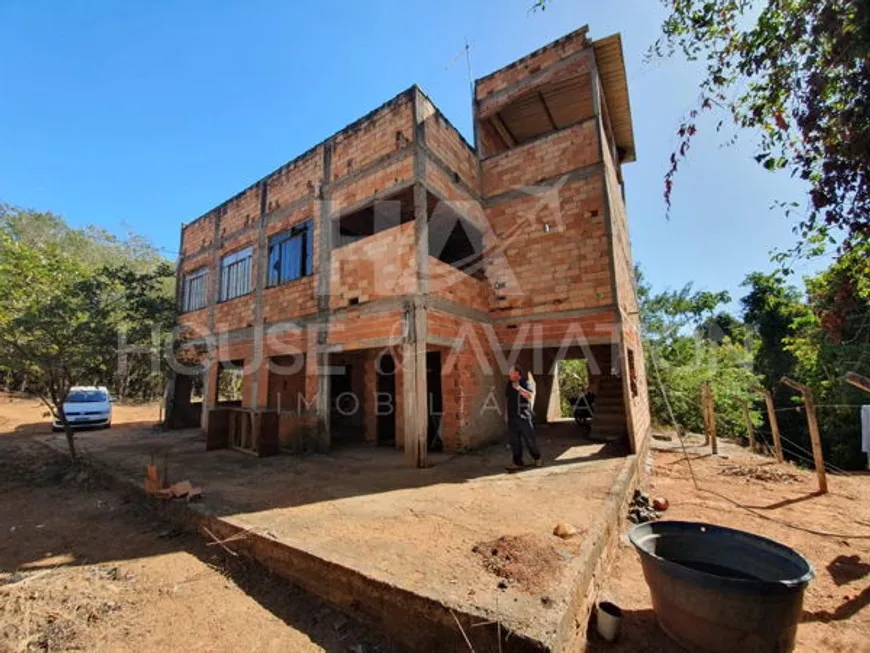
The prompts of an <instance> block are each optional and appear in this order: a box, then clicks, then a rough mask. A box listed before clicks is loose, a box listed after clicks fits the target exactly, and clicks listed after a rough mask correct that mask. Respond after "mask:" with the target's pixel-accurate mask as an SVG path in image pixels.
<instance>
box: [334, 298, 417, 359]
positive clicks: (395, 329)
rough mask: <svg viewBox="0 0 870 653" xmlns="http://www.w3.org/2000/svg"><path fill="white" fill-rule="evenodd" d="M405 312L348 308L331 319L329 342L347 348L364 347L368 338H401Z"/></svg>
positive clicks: (366, 345)
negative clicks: (372, 311) (367, 310)
mask: <svg viewBox="0 0 870 653" xmlns="http://www.w3.org/2000/svg"><path fill="white" fill-rule="evenodd" d="M403 320H404V313H403V312H402V311H401V310H390V311H382V312H379V313H368V312H365V313H364V312H363V311H362V310H361V309H359V308H357V309H348V310H347V311H346V312H344V313H342V314H340V315H334V316H333V317H331V318H330V320H329V344H331V345H342V346H343V347H344V348H345V349H347V350H353V349H364V348H366V347H368V346H370V345H368V344H367V343H366V341H367V340H373V339H376V338H390V337H394V338H399V337H401V335H402V326H403V324H404V322H403Z"/></svg>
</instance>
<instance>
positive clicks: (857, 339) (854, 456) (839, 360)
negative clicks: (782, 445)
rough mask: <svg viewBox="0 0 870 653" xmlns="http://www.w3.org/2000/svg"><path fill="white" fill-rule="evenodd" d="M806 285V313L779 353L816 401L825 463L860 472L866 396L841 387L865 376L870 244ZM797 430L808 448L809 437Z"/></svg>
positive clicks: (869, 353)
mask: <svg viewBox="0 0 870 653" xmlns="http://www.w3.org/2000/svg"><path fill="white" fill-rule="evenodd" d="M806 285H807V295H808V297H809V302H810V307H811V308H812V311H811V312H810V311H807V312H805V313H802V314H801V315H800V316H798V317H797V318H796V319H795V321H794V323H793V327H794V333H793V334H792V335H790V336H789V337H788V338H787V339H786V341H785V349H786V351H787V352H788V353H789V354H790V355H791V356H792V357H793V358H794V361H795V368H794V375H795V376H797V377H798V378H799V379H800V380H801V381H802V382H803V383H806V384H807V385H809V386H811V387H812V388H813V391H814V393H815V395H816V403H817V404H818V406H819V407H818V412H819V416H818V417H819V427H820V430H821V432H822V442H823V447H824V451H825V458H826V460H828V461H830V462H832V463H833V464H834V465H837V466H838V467H843V468H846V469H863V468H864V466H865V463H866V457H865V456H863V455H862V452H861V447H860V443H861V435H860V412H859V411H860V409H859V406H860V404H865V403H867V395H866V394H865V393H863V392H861V391H860V390H858V389H856V388H853V387H852V386H849V385H847V384H845V383H843V376H844V375H845V374H846V372H850V371H851V372H857V373H859V374H863V375H865V376H870V244H866V243H865V244H864V245H861V246H858V247H855V248H854V249H852V250H851V251H849V252H847V253H846V254H844V255H843V256H841V257H840V258H839V259H838V260H837V261H836V262H835V263H833V264H832V265H831V266H830V267H829V268H828V269H827V270H825V271H824V272H822V273H821V274H819V275H817V276H815V277H813V278H810V279H807V280H806ZM799 426H801V427H802V428H801V429H800V430H798V431H797V435H798V436H799V439H800V441H801V443H802V445H803V446H804V448H808V446H809V445H808V442H809V435H808V434H807V433H806V432H805V430H804V428H805V427H803V424H801V425H799Z"/></svg>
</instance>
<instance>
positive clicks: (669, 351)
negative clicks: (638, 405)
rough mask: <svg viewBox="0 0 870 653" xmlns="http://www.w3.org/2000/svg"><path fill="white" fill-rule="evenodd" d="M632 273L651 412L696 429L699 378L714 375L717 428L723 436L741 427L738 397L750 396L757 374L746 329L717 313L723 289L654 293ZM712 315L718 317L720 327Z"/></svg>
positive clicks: (698, 428)
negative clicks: (636, 295) (635, 280)
mask: <svg viewBox="0 0 870 653" xmlns="http://www.w3.org/2000/svg"><path fill="white" fill-rule="evenodd" d="M636 276H637V278H638V299H639V301H640V305H641V320H642V322H643V325H644V332H645V334H646V342H645V353H646V357H647V361H646V369H647V374H648V375H649V376H650V383H649V387H650V408H651V410H652V413H653V418H654V419H655V420H656V421H658V422H659V423H663V424H670V423H671V419H672V416H673V418H674V419H676V421H677V422H678V423H679V424H680V425H681V426H684V427H686V428H687V429H689V430H692V431H695V432H700V431H701V430H702V429H703V416H702V413H701V403H700V394H701V384H702V383H703V382H705V381H715V382H714V383H713V393H714V400H715V402H716V426H717V432H718V433H719V434H720V435H723V436H726V437H727V436H732V437H736V436H738V435H742V434H743V433H745V429H746V427H745V420H744V417H743V405H742V403H741V402H742V401H744V400H751V399H752V388H753V387H754V386H755V385H757V383H758V380H757V377H756V376H755V375H754V374H753V373H752V371H751V365H752V351H751V346H750V347H747V342H746V338H747V336H748V333H747V332H746V330H745V329H741V328H739V327H742V325H739V323H738V321H737V320H736V318H734V317H733V316H730V315H728V317H727V318H722V316H723V315H727V314H726V313H723V312H721V311H718V312H717V310H718V309H719V307H720V306H721V305H722V304H725V303H727V302H729V301H730V296H729V295H728V293H727V292H719V293H711V292H708V291H694V290H693V289H692V285H691V284H687V285H686V286H684V287H683V288H682V289H680V290H678V291H666V292H662V293H658V294H653V292H652V290H651V288H650V287H649V286H648V285H646V284H645V283H644V281H643V275H642V274H641V273H640V272H639V271H638V272H636ZM716 318H721V319H722V326H721V327H720V326H719V324H718V323H717V322H716ZM732 336H739V337H740V338H742V340H732ZM755 419H758V416H757V415H756V416H755Z"/></svg>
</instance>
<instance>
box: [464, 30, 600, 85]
mask: <svg viewBox="0 0 870 653" xmlns="http://www.w3.org/2000/svg"><path fill="white" fill-rule="evenodd" d="M587 45H588V41H587V39H586V32H585V31H584V30H577V31H576V32H572V33H571V34H568V35H566V36H564V37H563V38H561V39H559V40H558V41H555V42H554V43H552V44H550V45H548V46H546V47H545V48H542V49H541V50H539V51H537V52H533V53H531V54H529V55H528V56H526V57H523V58H522V59H520V60H519V61H516V62H514V63H513V64H510V65H508V66H506V67H504V68H502V69H500V70H498V71H496V72H495V73H493V74H491V75H488V76H486V77H484V78H482V79H479V80H477V84H476V85H475V97H476V98H477V99H478V100H479V101H480V100H483V99H485V98H486V97H487V96H489V95H491V94H493V93H496V92H498V91H501V90H503V89H505V88H507V87H508V86H511V85H512V84H516V83H517V82H519V81H521V80H523V79H525V78H527V77H528V76H530V75H534V74H535V73H538V72H540V71H542V70H545V69H546V68H548V67H550V66H552V65H553V64H556V63H558V62H559V61H561V60H562V59H565V58H567V57H570V56H572V55H574V54H576V53H578V52H580V51H582V50H584V49H588V48H587Z"/></svg>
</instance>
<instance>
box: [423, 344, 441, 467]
mask: <svg viewBox="0 0 870 653" xmlns="http://www.w3.org/2000/svg"><path fill="white" fill-rule="evenodd" d="M426 388H427V393H428V395H429V396H428V399H427V402H426V413H427V414H428V416H429V420H428V432H427V436H426V442H427V448H428V450H429V451H443V450H444V440H443V439H442V437H441V415H442V413H443V411H444V398H443V396H442V394H441V352H440V351H428V352H426Z"/></svg>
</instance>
